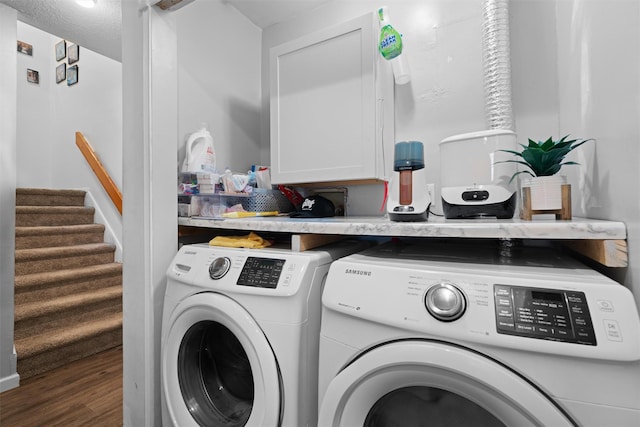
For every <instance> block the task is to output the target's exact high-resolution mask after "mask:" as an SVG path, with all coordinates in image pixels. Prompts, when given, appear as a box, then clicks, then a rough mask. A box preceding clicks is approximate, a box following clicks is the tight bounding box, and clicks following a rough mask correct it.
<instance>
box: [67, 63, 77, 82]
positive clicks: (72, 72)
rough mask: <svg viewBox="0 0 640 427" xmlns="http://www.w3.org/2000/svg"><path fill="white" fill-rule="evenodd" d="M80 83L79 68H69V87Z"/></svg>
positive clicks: (75, 66)
mask: <svg viewBox="0 0 640 427" xmlns="http://www.w3.org/2000/svg"><path fill="white" fill-rule="evenodd" d="M76 83H78V66H77V65H73V66H71V67H68V68H67V86H73V85H74V84H76Z"/></svg>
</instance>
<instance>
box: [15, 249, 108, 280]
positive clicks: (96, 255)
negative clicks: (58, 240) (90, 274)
mask: <svg viewBox="0 0 640 427" xmlns="http://www.w3.org/2000/svg"><path fill="white" fill-rule="evenodd" d="M114 254H115V246H114V245H111V244H108V243H90V244H86V245H75V246H61V247H53V248H34V249H18V250H16V253H15V275H16V276H20V275H23V274H34V273H42V272H45V271H52V270H60V269H69V268H78V267H83V266H88V265H95V264H110V263H112V262H113V261H114Z"/></svg>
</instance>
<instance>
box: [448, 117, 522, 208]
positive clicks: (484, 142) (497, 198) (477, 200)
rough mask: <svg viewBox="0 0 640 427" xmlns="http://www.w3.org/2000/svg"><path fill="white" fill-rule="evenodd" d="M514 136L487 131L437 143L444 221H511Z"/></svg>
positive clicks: (514, 169)
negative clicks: (485, 219) (483, 219)
mask: <svg viewBox="0 0 640 427" xmlns="http://www.w3.org/2000/svg"><path fill="white" fill-rule="evenodd" d="M500 150H517V144H516V134H515V133H514V132H512V131H510V130H501V129H496V130H488V131H481V132H472V133H465V134H461V135H455V136H451V137H449V138H446V139H444V140H442V142H440V175H441V178H440V185H441V190H440V195H441V198H442V209H443V211H444V216H445V217H446V218H451V219H454V218H478V217H497V218H499V219H505V218H512V217H513V214H514V212H515V209H516V204H517V187H516V184H517V181H516V180H514V181H511V177H512V176H513V174H514V173H515V172H516V171H517V167H516V166H515V164H514V163H513V162H506V163H505V162H503V161H505V160H513V156H512V155H510V154H508V153H505V152H502V151H500Z"/></svg>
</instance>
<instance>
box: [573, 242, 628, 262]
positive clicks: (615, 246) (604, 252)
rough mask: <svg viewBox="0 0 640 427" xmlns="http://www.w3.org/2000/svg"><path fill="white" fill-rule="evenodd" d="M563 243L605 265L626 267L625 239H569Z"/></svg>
mask: <svg viewBox="0 0 640 427" xmlns="http://www.w3.org/2000/svg"><path fill="white" fill-rule="evenodd" d="M564 244H565V246H567V247H569V248H570V249H571V250H573V251H576V252H577V253H579V254H581V255H584V256H586V257H587V258H590V259H592V260H594V261H597V262H599V263H600V264H602V265H604V266H606V267H627V266H628V263H629V261H628V254H627V241H626V240H569V241H567V242H564Z"/></svg>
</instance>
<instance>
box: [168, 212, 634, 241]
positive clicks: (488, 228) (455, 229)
mask: <svg viewBox="0 0 640 427" xmlns="http://www.w3.org/2000/svg"><path fill="white" fill-rule="evenodd" d="M178 224H179V225H185V226H194V227H207V228H219V229H232V230H251V231H270V232H285V233H313V234H343V235H357V236H396V237H447V238H451V237H466V238H513V239H568V240H573V239H603V240H617V239H626V238H627V230H626V226H625V224H624V223H623V222H619V221H604V220H597V219H587V218H575V217H574V218H573V219H572V220H570V221H556V220H555V219H534V220H533V221H523V220H520V219H506V220H505V219H500V220H498V219H472V220H453V219H444V218H438V217H432V218H429V220H428V221H425V222H393V221H390V220H389V219H388V218H386V217H334V218H306V219H302V218H289V217H288V216H277V217H249V218H224V219H222V218H220V219H210V218H198V217H195V218H178Z"/></svg>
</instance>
